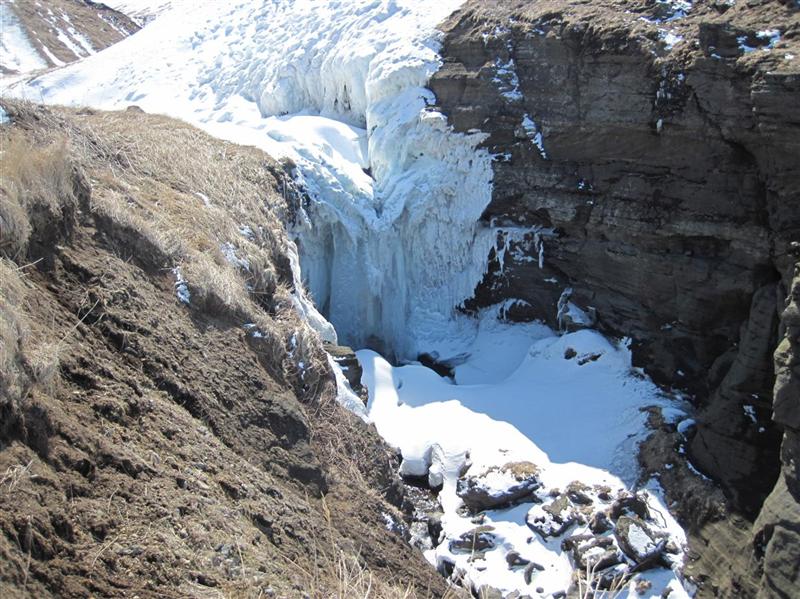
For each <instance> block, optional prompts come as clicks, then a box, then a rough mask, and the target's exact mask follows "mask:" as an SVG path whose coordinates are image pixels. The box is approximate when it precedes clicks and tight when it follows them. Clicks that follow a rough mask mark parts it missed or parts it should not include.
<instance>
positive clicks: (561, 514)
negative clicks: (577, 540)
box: [525, 494, 580, 539]
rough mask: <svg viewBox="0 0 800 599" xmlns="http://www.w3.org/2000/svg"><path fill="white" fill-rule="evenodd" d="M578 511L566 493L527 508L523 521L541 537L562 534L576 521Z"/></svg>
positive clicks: (545, 537)
mask: <svg viewBox="0 0 800 599" xmlns="http://www.w3.org/2000/svg"><path fill="white" fill-rule="evenodd" d="M579 517H580V516H579V513H578V511H577V510H576V509H575V506H574V505H573V504H572V502H571V501H570V500H569V497H567V495H566V494H561V495H559V496H558V497H557V498H556V499H555V500H554V501H552V502H550V503H548V504H545V505H542V506H539V505H536V506H534V507H532V508H531V509H530V510H528V514H527V515H526V516H525V523H526V524H527V525H528V527H529V528H530V529H531V530H533V531H535V532H536V533H538V534H539V536H541V537H542V538H543V539H547V538H549V537H557V536H560V535H562V534H564V533H565V532H566V531H567V529H568V528H570V527H571V526H572V525H573V524H575V523H576V522H578V520H579Z"/></svg>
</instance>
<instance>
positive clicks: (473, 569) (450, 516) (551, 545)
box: [358, 310, 688, 597]
mask: <svg viewBox="0 0 800 599" xmlns="http://www.w3.org/2000/svg"><path fill="white" fill-rule="evenodd" d="M463 326H465V325H464V324H463V323H462V327H463ZM462 332H463V331H462ZM451 349H452V348H451ZM461 349H462V352H461V355H462V356H463V358H462V359H463V362H462V363H461V364H460V365H459V366H458V367H456V368H455V377H454V378H455V382H454V381H452V380H451V379H449V378H444V377H441V376H439V375H437V374H436V373H435V372H433V371H432V370H430V369H429V368H426V367H425V366H422V365H420V364H416V363H412V364H409V365H405V366H400V367H393V366H392V365H391V364H389V362H387V361H386V360H385V359H384V358H383V357H381V356H380V355H379V354H377V353H375V352H373V351H369V350H364V351H360V352H358V358H359V360H360V362H361V364H362V367H363V369H364V375H363V378H362V382H363V384H364V385H366V387H367V388H368V389H369V398H370V399H369V406H368V408H369V409H368V415H369V417H370V418H371V419H372V420H373V421H374V422H375V424H376V426H377V427H378V431H379V432H380V433H381V435H382V436H383V437H384V438H385V439H386V440H387V441H388V442H389V443H390V444H392V445H394V446H397V447H399V448H400V450H401V453H402V456H403V462H402V466H401V471H402V472H403V473H404V474H406V475H411V476H423V477H428V479H429V481H430V483H431V485H432V486H436V487H438V486H439V485H441V491H439V495H438V499H439V502H440V505H441V509H442V511H443V515H442V517H441V521H442V529H443V532H442V536H441V538H440V539H436V540H435V541H434V545H435V547H434V546H429V545H428V542H427V540H422V541H421V542H420V543H419V544H420V545H421V546H422V547H427V550H426V557H427V558H428V559H429V560H430V561H431V562H432V563H433V564H435V565H436V566H437V567H438V568H439V569H440V570H441V571H444V572H452V574H451V576H452V578H453V579H454V580H461V581H463V582H465V583H466V584H467V586H468V587H471V588H473V589H479V588H481V587H482V586H484V585H486V586H489V587H491V588H494V589H498V590H500V591H502V592H503V593H504V596H505V594H508V593H511V592H513V591H518V592H519V593H520V594H523V595H525V594H527V595H531V596H552V594H553V593H556V594H557V593H558V592H559V591H564V590H566V589H567V588H568V587H569V586H570V582H571V580H572V572H573V569H574V562H575V561H576V556H579V555H580V556H583V555H588V556H590V557H589V558H583V559H588V561H590V563H591V556H595V557H600V556H602V558H603V559H605V560H606V561H607V562H608V563H613V562H615V561H617V560H618V561H619V564H620V565H619V566H617V568H618V569H617V573H620V572H622V571H624V570H625V569H626V568H631V567H632V566H633V564H634V563H635V561H634V560H633V559H631V558H630V557H628V556H627V555H626V553H625V552H623V551H620V541H619V540H618V539H616V538H615V535H618V536H620V537H621V538H622V541H621V543H622V544H625V543H626V542H628V541H629V540H630V539H629V538H628V537H629V536H630V535H628V531H622V530H619V528H620V526H619V523H620V522H623V524H624V523H625V519H624V518H620V519H616V518H618V517H619V516H620V515H625V517H628V516H633V518H634V519H638V520H636V522H642V521H644V522H646V527H647V529H648V534H645V535H642V536H641V538H639V539H634V541H633V542H634V543H635V542H637V541H638V542H639V543H641V544H643V545H647V544H648V543H652V542H653V541H655V544H658V543H659V541H660V540H662V539H663V541H664V543H665V544H669V546H670V547H669V548H670V550H671V551H672V553H671V554H670V553H668V552H665V553H664V554H663V555H664V558H663V559H664V566H666V565H669V564H672V565H673V566H674V567H675V568H677V567H679V566H680V565H681V563H682V553H683V545H684V543H685V536H684V534H683V531H682V530H681V528H680V526H679V525H678V524H677V523H676V522H675V520H674V519H673V518H672V516H670V514H669V511H668V509H667V508H666V506H665V505H664V503H663V498H662V495H661V491H660V488H659V486H658V483H657V482H656V481H654V480H652V481H650V482H649V483H648V484H646V485H644V487H643V488H642V489H639V493H638V494H637V493H632V492H631V489H632V488H633V486H632V485H633V484H634V483H635V482H636V479H637V477H638V468H637V463H636V452H637V448H636V445H637V443H638V442H639V441H641V440H642V439H643V438H644V437H643V435H644V432H645V427H644V421H645V414H644V413H643V412H642V410H641V408H642V407H644V406H649V405H653V406H669V407H674V406H672V404H671V402H669V401H668V400H667V399H666V398H665V397H663V395H662V394H661V393H660V392H659V390H658V389H657V388H656V387H655V386H654V385H653V384H652V383H651V382H650V381H649V380H647V379H646V378H644V377H643V376H641V375H640V374H639V373H637V372H636V371H634V370H633V369H631V367H630V353H629V351H628V349H627V347H626V346H625V345H624V343H614V342H612V341H610V340H608V339H606V338H604V337H603V336H602V335H600V334H598V333H597V332H594V331H590V330H582V331H578V332H574V333H570V334H566V335H557V334H555V333H554V332H553V331H551V330H550V329H549V328H548V327H546V326H543V325H541V324H536V323H532V324H515V325H512V324H505V323H502V322H501V321H499V320H498V319H497V318H496V313H495V312H493V311H491V310H489V311H487V312H485V313H484V314H483V315H482V318H481V319H479V321H478V322H477V323H475V337H474V339H473V341H472V342H471V343H469V344H468V345H467V346H465V347H462V348H461ZM504 370H505V371H506V372H507V374H506V375H505V376H504V375H503V372H504ZM498 373H499V375H498ZM459 380H465V381H467V383H466V384H458V381H459ZM523 465H529V466H523ZM533 473H535V474H533ZM525 485H528V486H529V487H530V488H532V489H533V491H532V492H529V489H521V490H520V488H521V487H525ZM523 491H524V492H523ZM515 495H519V497H516V496H515ZM465 503H466V504H467V506H469V507H470V508H471V509H465ZM639 511H641V512H643V513H644V514H645V515H644V516H643V515H642V514H639V515H638V516H637V515H635V514H634V513H633V512H639ZM599 514H611V515H610V516H609V517H608V520H607V521H606V520H605V518H604V516H602V515H599ZM604 521H605V524H604V523H603V522H604ZM632 521H634V520H631V521H629V522H628V524H630V522H632ZM606 526H607V527H608V528H605V527H606ZM614 529H617V530H616V531H614ZM412 532H413V531H412ZM648 536H650V537H651V538H648ZM599 539H605V540H602V541H601V540H599ZM570 540H572V542H573V545H574V548H573V549H572V550H570V549H568V548H567V547H568V546H569V543H570ZM436 541H440V542H438V543H437V542H436ZM587 544H593V545H592V546H591V547H585V546H586V545H587ZM625 549H626V551H627V552H631V548H628V547H626V548H625ZM639 549H640V550H642V551H644V552H647V549H646V548H643V547H640V548H639ZM578 559H581V558H578ZM664 566H662V567H658V568H655V569H651V570H647V571H645V572H642V573H640V574H638V575H637V576H636V577H635V578H634V579H633V580H631V581H629V582H628V583H627V584H626V585H624V586H626V588H629V591H630V596H631V597H639V596H653V597H659V596H662V593H663V592H664V591H665V590H666V589H667V588H669V590H670V591H671V594H670V595H669V596H670V597H686V596H688V594H687V592H686V591H685V590H684V588H683V587H682V586H681V584H680V582H679V580H678V578H677V576H676V575H675V574H674V573H673V572H672V570H671V569H669V568H667V567H664ZM644 581H646V582H644ZM637 589H639V590H642V591H644V592H642V593H641V594H639V593H638V592H637ZM626 594H627V593H626V592H623V594H622V595H621V596H626Z"/></svg>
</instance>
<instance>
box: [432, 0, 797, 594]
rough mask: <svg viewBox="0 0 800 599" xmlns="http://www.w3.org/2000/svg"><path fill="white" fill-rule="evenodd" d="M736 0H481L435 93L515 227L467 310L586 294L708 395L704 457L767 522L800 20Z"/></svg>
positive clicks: (793, 217)
mask: <svg viewBox="0 0 800 599" xmlns="http://www.w3.org/2000/svg"><path fill="white" fill-rule="evenodd" d="M729 4H730V3H708V4H706V3H703V4H702V5H701V4H700V3H695V4H690V3H669V2H652V1H646V0H642V1H631V2H624V1H622V0H601V1H598V2H591V3H579V2H563V1H562V2H547V1H545V2H536V3H523V2H518V3H513V2H477V1H476V2H472V3H467V4H466V5H465V7H464V8H463V9H462V10H461V11H460V12H458V13H456V14H454V15H453V16H452V17H451V18H450V19H449V21H448V22H447V23H446V24H445V34H446V35H445V41H444V48H443V57H444V64H443V66H442V68H441V69H440V71H439V72H438V73H437V74H436V75H435V76H434V78H433V80H432V82H431V87H432V89H433V91H434V92H435V94H436V97H437V100H438V104H439V108H440V109H441V110H442V111H443V112H444V113H445V114H447V115H448V117H449V119H450V121H451V123H452V124H453V126H454V127H455V128H456V130H458V131H470V130H480V131H483V132H486V133H488V134H489V136H488V139H487V140H486V141H485V146H486V147H487V148H488V149H489V150H490V151H491V152H492V153H494V154H495V162H494V191H493V198H492V201H491V203H490V204H489V206H488V207H487V209H486V211H485V213H484V215H483V219H484V220H485V221H486V222H487V224H489V223H491V224H493V225H495V226H498V227H500V230H501V231H502V232H501V233H500V234H499V238H498V245H497V250H496V251H495V252H494V253H493V254H492V255H491V256H490V265H489V269H488V273H487V275H486V276H485V278H484V280H483V282H482V283H481V285H480V286H479V287H478V289H477V290H476V294H475V298H474V299H473V300H472V301H471V302H469V303H468V305H467V308H478V307H481V306H485V305H488V304H492V303H495V302H498V301H503V300H507V299H518V300H522V301H520V302H518V303H517V304H516V305H515V306H514V309H513V310H510V316H511V317H514V318H520V319H532V318H543V319H546V320H547V321H549V322H550V323H551V324H553V325H556V324H557V305H558V300H559V298H560V297H562V294H563V293H564V291H565V289H570V288H571V290H572V294H571V297H570V298H569V299H570V301H571V302H572V303H573V304H575V305H576V306H577V307H579V308H582V309H583V310H584V311H587V312H589V311H590V310H589V309H590V308H593V309H594V310H596V316H597V325H598V327H600V328H601V329H603V330H605V331H607V332H610V333H612V334H616V335H620V336H630V337H632V338H633V340H634V349H635V351H634V357H635V360H636V362H637V365H640V366H643V367H645V369H646V370H647V371H648V373H649V374H650V375H651V376H652V377H653V378H654V379H655V380H656V381H658V382H662V383H665V384H668V385H672V386H678V387H682V388H685V389H687V390H689V391H690V392H691V394H692V395H693V396H694V397H695V398H696V400H697V404H698V406H699V412H698V417H697V422H698V423H697V430H696V433H695V434H694V437H693V439H692V442H691V444H690V453H691V458H692V461H693V462H694V464H695V465H696V466H697V467H698V468H700V469H701V470H702V471H703V472H704V473H706V474H708V475H710V476H712V477H713V478H714V479H715V480H717V481H719V482H720V483H722V485H723V487H724V489H725V491H726V494H727V496H728V499H729V501H730V504H731V508H732V509H733V510H734V511H736V512H739V513H740V514H742V515H743V516H744V517H745V519H746V521H748V520H749V521H752V519H753V518H755V517H756V515H757V514H758V512H759V510H760V509H761V506H762V503H763V501H764V498H765V497H766V496H767V494H769V493H770V491H771V490H772V489H773V487H774V485H775V480H776V477H778V471H779V468H780V460H779V459H778V447H779V445H780V439H781V433H782V431H781V430H780V429H781V428H783V429H785V431H788V432H786V433H785V436H784V450H783V451H784V463H785V464H789V463H793V462H791V456H790V453H791V451H792V449H791V448H792V447H793V445H792V443H793V442H792V441H791V439H793V438H794V437H793V436H792V433H791V431H792V430H795V429H792V428H791V427H792V426H794V427H796V426H797V423H796V422H794V423H793V421H792V420H791V417H790V416H787V415H786V414H787V410H786V408H785V407H784V408H781V407H776V416H775V422H773V421H772V396H773V394H772V387H773V383H774V380H775V376H774V373H773V358H772V354H773V351H774V350H775V348H776V346H777V344H778V338H779V328H778V319H779V314H780V312H781V311H782V310H783V304H784V302H783V298H785V297H786V296H787V291H788V289H790V287H791V272H792V264H793V260H794V258H793V257H792V255H791V253H790V251H789V250H790V244H791V243H792V241H796V240H798V239H800V185H798V182H800V158H798V157H800V62H798V60H797V59H796V58H794V57H795V56H796V55H800V52H798V51H797V48H798V46H800V17H799V16H798V14H799V13H798V7H797V5H796V3H793V2H778V1H773V2H749V3H747V4H745V3H736V4H734V5H733V6H730V5H729ZM562 303H563V300H562ZM789 318H790V320H791V316H790V317H789ZM562 324H563V323H562ZM788 326H789V325H784V328H786V327H788ZM793 342H794V341H787V342H784V344H785V343H793ZM781 347H784V346H783V345H782V346H781ZM787 351H788V350H787ZM786 355H787V354H786V353H785V352H784V353H783V354H780V356H783V357H780V356H779V366H778V367H779V368H783V369H784V370H786V369H788V368H789V366H787V364H788V363H789V362H787V361H786V360H788V358H786V359H784V358H785V356H786ZM780 360H783V361H780ZM784 378H785V377H784ZM787 380H788V379H787ZM786 385H789V384H788V383H786ZM786 388H788V389H789V390H788V391H781V393H782V395H780V396H776V401H777V400H778V397H782V398H784V399H782V400H781V401H782V403H781V404H780V406H786V405H788V404H790V403H791V401H790V400H788V399H786V397H790V396H791V397H795V398H796V397H797V389H796V388H794V390H793V391H792V388H791V385H789V386H788V387H786ZM780 389H784V387H783V386H781V387H780ZM792 401H796V400H792ZM792 413H793V412H792ZM781 414H783V415H781ZM776 423H777V426H776ZM787 452H788V453H787ZM787 480H790V479H787V477H786V470H785V469H784V473H783V474H782V475H781V478H780V481H787ZM792 480H795V481H796V480H797V479H796V478H794V479H792ZM780 481H779V483H778V486H779V487H780V485H781V484H784V483H782V482H780ZM787 488H788V483H787ZM777 492H778V491H777V490H776V491H775V492H773V494H772V496H771V497H770V502H769V503H768V504H767V508H770V510H771V506H773V505H777V502H779V501H784V499H785V498H786V497H789V498H790V499H791V501H789V500H786V501H789V503H786V504H785V505H784V507H787V506H788V507H792V509H793V510H794V518H795V524H794V525H793V526H795V527H796V520H797V512H798V510H800V508H798V504H797V503H796V494H795V495H794V496H793V497H794V499H792V498H791V497H792V496H791V495H789V496H787V495H786V494H785V493H783V494H780V495H779V498H777V499H774V498H775V497H776V495H775V493H777ZM792 502H794V503H792ZM784 503H785V502H784ZM767 508H765V513H766V512H769V513H770V514H773V511H769V510H767ZM775 510H778V508H777V507H776V508H775ZM778 511H780V510H778ZM774 513H777V512H774ZM765 517H766V516H764V513H762V518H761V519H760V520H759V522H760V521H761V520H762V519H763V518H765ZM775 518H777V516H774V518H773V520H770V522H773V521H774V519H775ZM696 524H698V525H699V524H700V523H696ZM765 526H766V527H767V528H769V526H771V525H765ZM769 530H773V529H772V528H769ZM774 530H776V531H778V532H776V533H775V534H774V535H773V537H772V538H776V535H777V538H783V536H785V535H786V534H789V533H788V532H785V531H788V530H796V528H791V527H788V528H781V527H780V526H777V525H776V527H775V528H774ZM765 534H766V533H765ZM791 534H795V533H794V532H793V533H791ZM773 542H778V541H773ZM795 547H796V545H795ZM767 555H769V545H767ZM776 584H777V583H776ZM765 588H766V587H765ZM776 588H777V587H776ZM732 592H733V591H732ZM765 592H766V591H765Z"/></svg>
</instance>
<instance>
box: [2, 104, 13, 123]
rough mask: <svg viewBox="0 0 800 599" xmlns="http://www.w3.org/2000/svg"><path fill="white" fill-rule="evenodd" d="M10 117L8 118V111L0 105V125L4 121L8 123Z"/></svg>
mask: <svg viewBox="0 0 800 599" xmlns="http://www.w3.org/2000/svg"><path fill="white" fill-rule="evenodd" d="M10 122H11V119H10V118H8V113H7V112H6V109H5V108H3V107H2V106H0V125H5V124H6V123H10Z"/></svg>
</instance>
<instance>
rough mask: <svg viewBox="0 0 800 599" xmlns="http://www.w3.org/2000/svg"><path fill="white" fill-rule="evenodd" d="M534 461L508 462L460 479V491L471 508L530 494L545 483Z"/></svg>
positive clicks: (502, 503) (503, 503)
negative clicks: (538, 475) (539, 478)
mask: <svg viewBox="0 0 800 599" xmlns="http://www.w3.org/2000/svg"><path fill="white" fill-rule="evenodd" d="M538 473H539V468H537V466H536V464H533V463H531V462H508V463H505V464H503V465H502V466H491V467H489V468H488V469H486V470H484V471H483V472H480V473H477V474H471V475H469V476H464V477H461V478H459V479H458V481H457V483H456V494H457V495H458V496H459V498H461V500H462V501H463V502H464V505H466V506H467V507H468V508H469V509H471V510H473V511H482V510H486V509H491V508H497V507H505V506H507V505H509V504H512V503H515V502H519V501H521V500H523V499H527V498H529V497H530V496H531V495H532V494H533V492H534V491H535V490H536V489H538V488H539V487H540V486H541V483H540V482H539V480H538V479H537V474H538Z"/></svg>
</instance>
